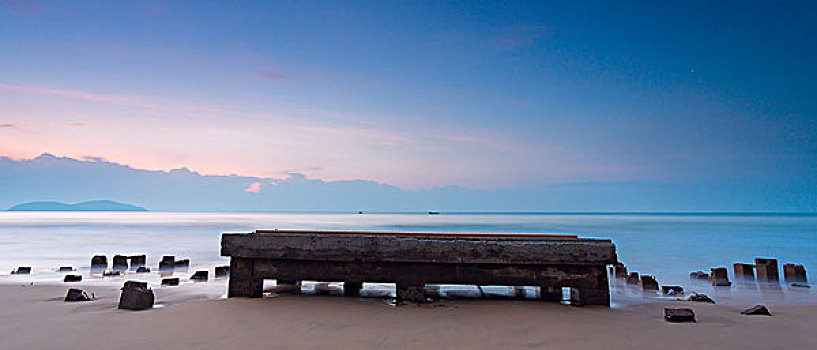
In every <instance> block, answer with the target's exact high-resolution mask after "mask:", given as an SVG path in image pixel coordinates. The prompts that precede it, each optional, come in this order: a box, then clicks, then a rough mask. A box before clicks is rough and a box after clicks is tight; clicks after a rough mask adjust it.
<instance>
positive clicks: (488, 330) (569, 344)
mask: <svg viewBox="0 0 817 350" xmlns="http://www.w3.org/2000/svg"><path fill="white" fill-rule="evenodd" d="M75 287H76V286H75ZM78 287H80V288H83V289H85V290H86V291H88V292H89V294H90V293H94V295H95V296H96V298H97V299H96V300H95V301H91V302H74V303H66V302H64V301H63V297H64V295H65V292H66V290H67V289H68V287H67V286H65V285H34V286H31V285H2V286H0V319H2V320H3V322H2V324H0V339H2V348H3V349H34V348H36V349H57V348H60V349H113V348H116V349H145V348H168V349H239V348H240V349H263V348H275V349H421V348H426V349H430V348H444V349H654V348H661V349H808V348H812V347H813V346H814V344H816V343H817V333H815V332H813V329H814V328H815V326H817V305H796V306H794V305H774V304H771V303H770V304H768V305H769V308H770V310H771V312H772V313H773V316H772V317H764V316H743V315H741V314H740V311H741V310H743V309H744V307H739V306H736V305H725V304H714V305H713V304H706V303H692V302H685V301H654V300H653V301H646V302H640V303H631V304H628V305H626V306H620V307H614V308H606V307H571V306H565V305H560V304H556V303H547V302H540V301H534V300H530V301H528V300H465V299H462V300H446V301H443V302H435V303H429V304H423V305H418V304H409V305H403V306H399V307H394V306H391V305H389V304H388V303H386V302H385V301H384V300H383V299H379V298H365V299H361V298H342V297H338V296H322V295H299V294H282V295H278V296H276V297H266V298H263V299H243V298H234V299H223V298H220V297H214V296H213V295H212V293H206V292H202V293H197V292H196V291H195V290H194V289H193V290H191V288H195V287H192V286H182V287H175V288H169V287H166V288H163V287H157V288H154V290H155V293H156V298H157V304H158V305H159V307H157V308H154V309H151V310H146V311H124V310H118V309H117V308H116V306H117V300H118V295H119V291H118V290H117V289H116V288H115V287H113V286H99V285H87V286H82V285H79V286H78ZM180 288H186V290H184V291H183V290H181V289H180ZM666 306H670V307H692V308H693V309H694V310H695V312H696V316H697V320H698V322H697V323H692V324H671V323H667V322H665V321H664V320H663V318H662V316H663V308H664V307H666ZM748 306H751V305H747V307H748Z"/></svg>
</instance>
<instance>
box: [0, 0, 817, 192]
mask: <svg viewBox="0 0 817 350" xmlns="http://www.w3.org/2000/svg"><path fill="white" fill-rule="evenodd" d="M1 4H2V7H0V9H2V10H0V19H2V21H0V52H2V54H0V66H2V67H4V68H3V70H2V72H3V74H2V75H0V106H2V107H1V108H2V109H0V138H2V142H1V143H0V156H5V157H8V158H11V159H15V160H23V159H32V158H34V157H37V156H38V155H40V154H42V153H50V154H54V155H57V156H64V157H70V158H75V159H101V160H107V161H111V162H116V163H119V164H123V165H127V166H130V167H133V168H137V169H152V170H171V169H178V168H187V169H191V170H193V171H196V172H199V173H201V174H208V175H230V174H238V175H242V176H252V177H260V178H273V179H284V178H286V177H287V176H288V175H287V174H289V173H301V174H306V175H307V176H308V177H309V178H314V179H322V180H325V181H334V180H354V179H365V180H373V181H377V182H380V183H386V184H392V185H397V186H400V187H401V188H404V189H425V188H434V187H440V186H449V185H456V186H463V187H467V188H473V189H502V188H513V189H542V188H547V187H549V186H558V185H569V184H577V183H622V182H624V183H665V184H671V183H697V184H702V185H706V184H709V185H712V186H716V184H719V183H730V184H751V185H752V186H755V187H757V186H761V187H762V186H765V185H764V184H770V183H774V184H784V185H785V186H788V187H792V186H793V187H798V186H804V185H806V184H805V183H804V182H803V181H804V180H803V179H804V178H809V177H810V178H811V179H814V178H815V176H816V175H817V171H816V169H817V165H815V164H817V158H816V157H815V154H816V153H817V152H815V149H817V146H815V134H817V125H815V119H817V116H816V115H815V113H816V112H817V107H816V105H815V101H816V100H817V99H814V98H813V96H812V95H811V94H808V93H806V91H807V90H806V89H804V87H805V86H807V85H810V84H812V82H813V81H815V78H817V76H815V71H816V70H815V69H814V67H813V62H814V60H815V45H813V43H814V37H815V33H816V31H815V30H814V26H812V25H810V23H812V20H813V19H814V18H812V17H813V11H811V12H810V11H803V10H798V8H797V7H810V6H811V5H808V4H805V3H803V4H800V5H797V6H793V7H785V6H772V5H769V6H766V7H763V6H755V7H745V8H741V9H740V11H735V9H733V8H730V7H729V6H728V5H726V4H723V5H721V4H710V3H700V4H693V3H689V4H687V3H683V4H675V5H660V4H657V5H655V8H642V7H637V6H631V7H627V6H625V7H624V8H621V9H615V8H613V7H614V6H613V5H609V6H608V5H603V4H595V5H593V6H584V5H567V4H557V3H553V4H548V3H544V2H542V3H540V2H532V3H510V4H502V5H500V4H493V5H490V4H488V5H484V6H483V5H478V4H469V3H446V4H432V3H427V4H421V5H419V6H409V5H408V4H400V3H385V2H384V3H381V2H372V3H346V4H322V5H321V6H313V5H309V4H295V3H289V2H280V3H279V2H241V3H237V4H229V3H210V2H208V3H197V4H196V6H189V4H186V3H183V2H174V1H169V2H168V1H160V2H159V1H157V2H150V1H148V2H134V3H129V2H87V3H83V4H82V5H81V6H74V5H73V4H71V3H67V2H51V1H34V2H20V1H3V2H2V3H1ZM702 6H703V7H706V8H707V11H699V9H700V8H701V7H702ZM770 11H771V12H774V13H776V14H777V15H776V16H774V17H773V19H772V20H767V21H762V22H760V23H758V22H757V21H756V20H757V19H758V18H761V17H763V16H765V14H767V13H768V12H770ZM763 18H766V17H763ZM725 22H728V23H730V26H725V25H723V23H725ZM634 23H638V24H637V25H636V24H634ZM736 28H739V29H736ZM781 56H785V63H784V61H782V59H783V58H781ZM809 186H810V185H809ZM247 192H248V193H253V192H256V191H255V187H251V188H249V189H248V191H247Z"/></svg>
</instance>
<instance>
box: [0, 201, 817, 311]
mask: <svg viewBox="0 0 817 350" xmlns="http://www.w3.org/2000/svg"><path fill="white" fill-rule="evenodd" d="M271 228H278V229H354V230H389V231H439V232H522V233H524V232H549V233H575V234H578V235H579V236H581V237H598V238H610V239H612V240H613V242H614V243H615V244H616V246H617V250H618V257H619V260H620V261H622V262H624V263H625V264H626V265H627V267H628V269H629V270H630V271H638V272H641V273H642V274H652V275H654V276H656V277H657V278H658V280H659V282H660V283H661V284H680V285H685V286H689V285H690V281H689V278H688V274H689V272H690V271H695V270H703V271H706V272H708V271H709V268H710V267H717V266H724V267H728V269H729V273H730V278H731V279H733V278H734V276H732V273H733V271H732V267H731V266H732V263H735V262H747V263H752V262H753V259H754V258H755V257H776V258H778V259H779V262H780V273H781V280H782V264H783V263H787V262H796V263H800V264H803V265H805V267H806V269H807V272H808V279H809V282H811V283H814V281H816V280H817V215H802V214H801V215H779V214H778V215H757V214H755V215H750V214H729V215H714V214H701V215H658V214H649V215H646V214H639V215H634V214H621V215H618V214H616V215H613V214H597V215H590V214H587V215H585V214H582V215H576V214H502V215H499V214H462V215H459V214H446V213H443V214H441V215H425V214H363V215H359V214H357V213H348V214H347V213H340V214H338V213H334V214H333V213H328V214H317V213H158V212H157V213H154V212H128V213H101V212H1V213H0V271H4V272H3V274H2V276H0V283H16V282H20V281H22V280H23V279H25V280H26V281H28V280H31V281H44V282H49V281H50V282H58V281H60V280H61V278H62V275H61V274H58V273H56V269H57V268H58V267H59V266H73V267H75V268H76V269H77V270H78V271H77V273H81V274H85V275H87V273H88V270H89V267H90V258H91V256H93V255H95V254H104V255H107V256H108V259H109V263H110V259H111V258H112V256H113V255H114V254H124V255H130V254H147V256H148V266H149V267H151V269H154V270H155V269H156V267H157V265H158V261H159V260H160V259H161V257H162V255H174V256H175V257H176V258H177V259H184V258H188V259H190V260H191V269H190V270H191V272H190V273H191V274H192V271H193V270H196V269H208V270H210V271H211V272H210V273H211V274H212V268H213V266H216V265H225V264H228V259H227V258H224V257H221V256H220V255H219V242H220V235H221V233H222V232H249V231H252V230H254V229H271ZM17 266H31V267H32V274H31V276H26V277H22V276H9V275H8V274H9V272H10V271H11V270H12V269H14V268H15V267H17ZM176 277H182V278H183V279H184V278H186V277H187V275H184V274H183V275H179V274H177V276H176ZM155 278H158V277H155ZM688 288H689V287H688ZM696 288H697V289H698V290H704V291H709V292H714V291H711V287H709V286H704V285H699V286H697V287H696ZM734 289H735V290H737V289H738V288H737V287H735V288H734ZM812 289H814V288H812ZM783 290H784V292H785V294H786V295H788V294H790V293H791V292H790V291H787V289H786V288H783ZM804 292H805V293H806V294H809V295H813V294H814V292H813V291H811V290H805V291H804ZM800 293H803V291H801V292H800ZM614 297H615V296H614Z"/></svg>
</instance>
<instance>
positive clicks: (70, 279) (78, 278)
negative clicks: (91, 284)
mask: <svg viewBox="0 0 817 350" xmlns="http://www.w3.org/2000/svg"><path fill="white" fill-rule="evenodd" d="M62 281H63V282H80V281H82V275H65V278H63V279H62Z"/></svg>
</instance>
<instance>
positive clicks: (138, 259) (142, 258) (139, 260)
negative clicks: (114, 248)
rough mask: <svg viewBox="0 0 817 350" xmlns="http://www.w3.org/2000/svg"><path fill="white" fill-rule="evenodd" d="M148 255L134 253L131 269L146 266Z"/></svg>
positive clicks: (131, 258)
mask: <svg viewBox="0 0 817 350" xmlns="http://www.w3.org/2000/svg"><path fill="white" fill-rule="evenodd" d="M147 261H148V257H147V255H133V256H131V257H130V269H131V271H136V270H138V269H139V268H140V267H144V266H145V265H147Z"/></svg>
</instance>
